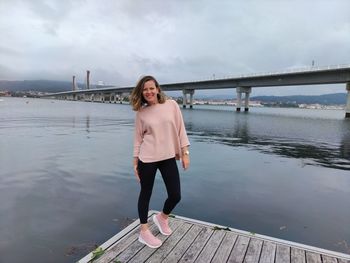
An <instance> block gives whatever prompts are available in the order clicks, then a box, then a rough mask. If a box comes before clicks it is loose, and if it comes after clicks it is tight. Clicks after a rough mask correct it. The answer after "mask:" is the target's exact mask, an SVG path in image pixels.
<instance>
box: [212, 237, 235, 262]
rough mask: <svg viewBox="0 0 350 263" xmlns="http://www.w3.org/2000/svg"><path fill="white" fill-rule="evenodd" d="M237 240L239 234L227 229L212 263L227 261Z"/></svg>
mask: <svg viewBox="0 0 350 263" xmlns="http://www.w3.org/2000/svg"><path fill="white" fill-rule="evenodd" d="M236 240H237V235H236V234H233V233H231V232H229V231H227V232H226V234H225V236H224V238H223V240H222V242H221V245H220V247H219V248H218V250H217V251H216V253H215V256H214V258H213V259H212V261H211V263H221V262H226V261H227V259H228V257H229V256H230V253H231V250H232V248H233V246H234V244H235V242H236Z"/></svg>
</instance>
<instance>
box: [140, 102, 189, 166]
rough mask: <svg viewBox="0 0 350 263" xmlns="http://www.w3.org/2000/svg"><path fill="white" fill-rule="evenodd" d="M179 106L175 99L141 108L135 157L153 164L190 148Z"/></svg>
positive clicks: (177, 155) (179, 156)
mask: <svg viewBox="0 0 350 263" xmlns="http://www.w3.org/2000/svg"><path fill="white" fill-rule="evenodd" d="M189 145H190V142H189V140H188V137H187V134H186V129H185V125H184V121H183V119H182V114H181V111H180V108H179V105H178V104H177V103H176V101H174V100H170V99H169V100H166V101H165V103H163V104H160V103H158V104H155V105H152V106H146V107H144V108H141V109H140V110H139V111H138V112H137V113H136V118H135V133H134V157H138V158H139V159H140V160H141V161H142V162H145V163H150V162H157V161H161V160H166V159H170V158H173V157H176V159H179V158H181V155H182V151H181V148H182V147H185V146H189Z"/></svg>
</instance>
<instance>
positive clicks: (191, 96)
mask: <svg viewBox="0 0 350 263" xmlns="http://www.w3.org/2000/svg"><path fill="white" fill-rule="evenodd" d="M193 94H194V89H192V90H190V109H192V108H193Z"/></svg>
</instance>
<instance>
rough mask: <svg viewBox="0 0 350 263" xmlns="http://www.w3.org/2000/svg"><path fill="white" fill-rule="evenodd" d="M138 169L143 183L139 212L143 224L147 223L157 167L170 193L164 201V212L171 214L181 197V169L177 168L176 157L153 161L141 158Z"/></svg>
mask: <svg viewBox="0 0 350 263" xmlns="http://www.w3.org/2000/svg"><path fill="white" fill-rule="evenodd" d="M137 169H138V173H139V176H140V183H141V191H140V196H139V202H138V212H139V217H140V222H141V224H146V223H147V217H148V210H149V201H150V199H151V195H152V189H153V184H154V179H155V177H156V172H157V169H159V170H160V173H161V174H162V177H163V181H164V183H165V187H166V190H167V193H168V199H167V200H166V201H165V203H164V207H163V213H164V214H167V215H168V214H170V212H171V211H172V210H173V209H174V207H175V206H176V204H177V203H178V202H180V199H181V192H180V177H179V170H178V169H177V165H176V160H175V158H171V159H167V160H163V161H159V162H153V163H144V162H142V161H140V160H139V161H138V166H137Z"/></svg>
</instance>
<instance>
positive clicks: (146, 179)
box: [137, 160, 157, 229]
mask: <svg viewBox="0 0 350 263" xmlns="http://www.w3.org/2000/svg"><path fill="white" fill-rule="evenodd" d="M137 167H138V172H139V176H140V184H141V191H140V195H139V201H138V212H139V218H140V222H141V229H142V224H147V217H148V210H149V201H150V199H151V195H152V190H153V185H154V178H155V176H156V172H157V163H156V162H155V163H143V162H142V161H140V160H139V162H138V166H137Z"/></svg>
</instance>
